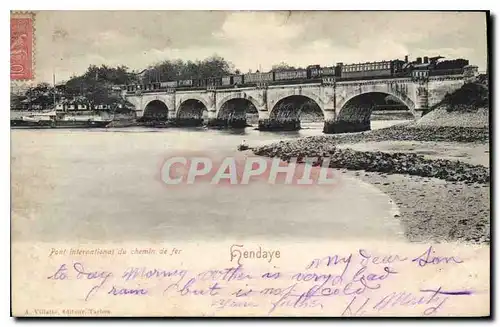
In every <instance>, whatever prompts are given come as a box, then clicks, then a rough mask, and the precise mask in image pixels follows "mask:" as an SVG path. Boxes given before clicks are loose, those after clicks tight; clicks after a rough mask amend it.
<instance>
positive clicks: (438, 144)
mask: <svg viewBox="0 0 500 327" xmlns="http://www.w3.org/2000/svg"><path fill="white" fill-rule="evenodd" d="M488 139H489V137H488V131H487V129H484V128H483V129H481V128H475V127H474V128H468V127H465V128H464V127H462V128H460V127H459V128H456V127H430V128H422V127H415V126H414V124H410V125H408V126H394V127H390V128H387V129H384V130H377V131H371V132H368V133H357V134H344V135H336V136H319V137H310V138H305V139H299V140H296V141H291V142H280V143H275V144H273V145H271V146H268V148H267V149H265V147H261V148H260V149H264V151H262V150H259V149H257V151H256V152H255V150H254V152H255V153H256V154H259V153H260V154H261V155H266V156H278V157H281V158H287V157H290V156H291V157H295V156H300V155H301V154H304V153H305V154H308V155H309V154H311V155H310V156H313V157H316V156H320V157H321V156H322V157H325V156H326V157H331V158H332V159H333V161H335V168H339V169H340V170H341V171H342V172H343V173H344V174H347V175H351V176H355V177H356V178H359V179H361V180H362V181H364V182H367V183H370V184H372V185H374V186H375V187H377V188H378V189H380V190H381V191H382V192H384V193H386V194H387V195H388V196H390V197H391V198H392V199H393V201H394V202H395V204H396V205H397V206H398V207H399V211H400V212H399V214H397V215H396V217H395V219H399V220H400V221H401V222H402V224H403V226H404V229H405V236H406V237H407V239H408V240H409V241H411V242H421V241H432V242H446V241H452V242H453V241H459V242H470V243H486V244H488V243H489V242H490V182H489V178H490V177H489V170H488V167H489V158H490V153H489V142H488ZM436 140H437V141H436ZM353 150H357V151H359V152H352V151H353ZM373 153H378V154H379V156H380V159H377V158H378V157H377V156H375V157H374V156H373V155H372V154H373ZM408 153H410V154H414V155H418V156H423V158H425V159H426V160H427V159H429V160H430V161H428V162H426V161H424V162H425V163H419V162H418V161H413V159H412V157H411V156H410V157H407V156H405V154H408ZM383 154H387V155H383ZM391 160H392V163H391V164H389V166H388V167H392V168H389V169H387V170H385V166H384V165H385V164H386V163H387V161H391ZM442 160H445V161H446V163H444V162H443V161H442ZM448 160H449V161H448ZM401 161H403V162H405V164H404V165H403V167H412V168H411V169H416V171H414V172H413V173H412V174H407V173H401V172H400V171H403V170H402V169H399V168H397V167H396V166H397V165H396V166H395V165H394V163H396V164H400V163H401ZM457 162H460V163H464V164H468V165H473V166H467V165H465V166H464V164H458V163H457ZM444 164H446V165H447V166H446V167H447V168H446V171H447V172H446V174H444V175H441V174H434V175H432V174H427V173H426V172H425V169H421V168H422V167H425V166H426V165H435V166H434V168H432V169H437V168H436V167H438V168H439V167H440V166H442V165H444ZM330 167H332V165H330ZM365 167H366V169H367V170H370V172H367V171H365V170H363V168H365ZM347 168H349V169H350V170H347ZM383 168H384V169H383ZM411 169H409V170H408V172H410V170H411ZM464 171H467V172H465V173H464ZM449 174H451V175H453V174H459V175H460V174H463V175H461V176H466V178H459V179H451V180H450V179H449V178H448V177H446V176H450V175H449ZM477 174H481V176H483V177H484V178H475V176H477ZM424 176H435V177H440V178H439V179H438V178H434V177H424ZM460 180H462V181H460ZM463 181H465V182H463Z"/></svg>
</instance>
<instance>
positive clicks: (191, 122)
mask: <svg viewBox="0 0 500 327" xmlns="http://www.w3.org/2000/svg"><path fill="white" fill-rule="evenodd" d="M207 116H208V107H207V105H206V102H205V101H203V100H200V99H196V98H189V99H185V100H184V101H182V102H181V103H180V104H179V108H178V109H177V113H176V121H177V124H178V125H180V126H199V125H202V124H203V121H204V119H206V118H207Z"/></svg>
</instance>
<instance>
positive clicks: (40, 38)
mask: <svg viewBox="0 0 500 327" xmlns="http://www.w3.org/2000/svg"><path fill="white" fill-rule="evenodd" d="M35 26H36V32H35V35H36V45H35V48H36V54H35V56H36V80H35V81H36V82H40V81H46V82H52V74H53V73H54V72H55V74H56V80H57V81H58V82H60V81H63V80H67V79H68V78H69V77H70V76H72V75H75V74H81V73H83V72H84V71H85V70H86V69H87V67H88V66H89V65H91V64H95V65H101V64H106V65H111V66H116V65H122V64H123V65H126V66H128V67H130V68H131V69H136V70H142V69H144V68H146V67H147V66H149V65H151V64H154V63H156V62H159V61H162V60H166V59H184V60H196V59H200V60H202V59H204V58H206V57H209V56H211V55H213V54H218V55H220V56H222V57H224V58H225V59H226V60H228V61H230V62H232V63H233V64H234V65H235V67H236V68H239V69H240V70H241V71H243V72H247V71H248V70H249V69H251V70H253V71H255V70H256V69H258V68H259V66H260V67H261V68H262V70H269V69H270V68H271V66H272V65H273V64H276V63H280V62H286V63H288V64H290V65H297V66H307V65H310V64H320V65H328V66H332V65H335V63H337V62H343V63H346V64H347V63H356V62H367V61H378V60H391V59H397V58H400V59H404V56H405V55H409V56H410V59H414V58H416V57H418V56H420V57H423V56H435V55H442V56H445V57H447V58H448V59H455V58H466V59H469V60H470V63H471V64H475V65H477V66H479V70H480V71H484V70H486V66H487V40H486V14H485V13H474V12H462V13H457V12H338V11H337V12H335V11H330V12H328V11H275V12H269V11H260V12H258V11H257V12H256V11H254V12H244V11H240V12H237V11H42V12H38V13H37V16H36V22H35Z"/></svg>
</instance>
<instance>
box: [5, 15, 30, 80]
mask: <svg viewBox="0 0 500 327" xmlns="http://www.w3.org/2000/svg"><path fill="white" fill-rule="evenodd" d="M33 20H34V15H33V14H32V13H12V14H11V17H10V79H11V80H30V79H32V78H33V37H34V33H33Z"/></svg>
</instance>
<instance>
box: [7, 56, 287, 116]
mask: <svg viewBox="0 0 500 327" xmlns="http://www.w3.org/2000/svg"><path fill="white" fill-rule="evenodd" d="M287 69H295V67H294V66H290V65H288V64H286V63H284V62H281V63H279V64H276V65H273V66H272V71H280V70H287ZM241 73H242V72H241V71H240V70H239V69H236V68H235V66H234V65H233V63H231V62H230V61H228V60H226V59H225V58H223V57H221V56H218V55H213V56H211V57H208V58H206V59H204V60H197V61H192V60H187V61H185V60H181V59H174V60H163V61H161V62H158V63H156V64H153V65H150V66H149V67H147V68H146V69H144V70H143V71H141V72H138V71H134V70H130V69H129V68H128V67H127V66H124V65H120V66H117V67H110V66H107V65H101V66H96V65H90V66H89V67H88V68H87V70H86V71H85V73H83V74H81V75H78V76H72V77H71V78H69V79H68V80H67V81H66V82H64V83H61V84H58V85H56V86H54V85H51V84H49V83H39V84H37V85H35V86H33V87H29V88H27V89H26V90H24V91H23V92H20V93H14V92H11V108H13V109H25V110H30V109H42V110H44V109H51V108H53V107H54V102H55V103H60V102H62V103H64V102H67V103H71V104H85V105H87V106H89V107H90V108H95V106H97V105H100V104H103V105H111V106H115V109H116V108H118V107H119V106H117V104H122V106H120V107H122V108H125V109H124V110H127V108H131V104H130V103H128V102H127V101H126V100H124V99H123V98H122V97H121V94H120V90H119V88H118V86H120V85H126V84H137V83H152V82H163V81H173V80H181V79H204V78H209V77H222V76H226V75H231V74H241Z"/></svg>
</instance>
